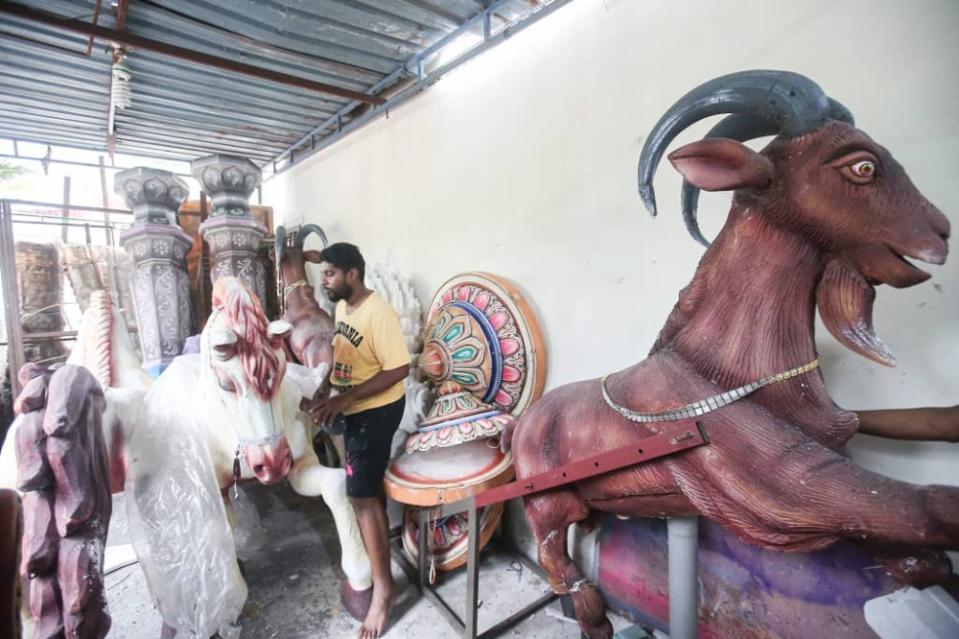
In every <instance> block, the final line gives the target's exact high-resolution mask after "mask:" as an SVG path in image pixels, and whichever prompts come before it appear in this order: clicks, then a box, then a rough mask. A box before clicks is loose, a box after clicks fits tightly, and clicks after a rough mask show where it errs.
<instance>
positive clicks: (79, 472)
mask: <svg viewBox="0 0 959 639" xmlns="http://www.w3.org/2000/svg"><path fill="white" fill-rule="evenodd" d="M20 377H21V379H20V381H21V383H22V384H23V391H22V392H21V393H20V396H19V397H18V398H17V402H16V411H17V413H18V414H19V418H18V419H19V421H20V424H19V425H18V426H17V429H16V435H15V437H16V442H15V444H16V450H17V483H18V488H19V489H20V490H21V491H22V493H23V497H22V499H23V513H24V535H23V546H22V549H21V552H22V560H21V564H20V574H21V577H22V578H23V581H24V584H25V590H26V591H27V593H28V598H29V603H30V612H31V615H32V618H33V624H34V631H33V635H32V636H33V637H35V638H36V639H43V638H48V637H49V638H54V637H63V636H67V637H84V639H88V638H93V639H98V638H100V637H104V636H106V634H107V631H109V629H110V616H109V615H108V614H107V606H106V594H105V592H104V590H103V548H104V544H105V543H106V536H107V529H108V527H109V523H110V514H111V510H112V501H111V497H110V484H109V481H108V476H109V468H108V462H107V449H106V445H105V443H104V439H103V432H102V430H101V421H100V420H101V415H102V413H103V409H104V399H103V392H102V391H101V390H100V385H99V383H98V382H97V381H96V379H95V378H94V377H93V375H92V374H91V373H90V372H89V371H87V370H86V369H85V368H81V367H78V366H69V365H68V366H63V367H61V368H58V369H57V370H56V371H55V372H53V373H52V375H51V373H50V372H49V371H47V370H45V369H42V368H40V367H38V366H36V365H32V364H28V365H26V366H24V367H23V368H22V369H21V371H20Z"/></svg>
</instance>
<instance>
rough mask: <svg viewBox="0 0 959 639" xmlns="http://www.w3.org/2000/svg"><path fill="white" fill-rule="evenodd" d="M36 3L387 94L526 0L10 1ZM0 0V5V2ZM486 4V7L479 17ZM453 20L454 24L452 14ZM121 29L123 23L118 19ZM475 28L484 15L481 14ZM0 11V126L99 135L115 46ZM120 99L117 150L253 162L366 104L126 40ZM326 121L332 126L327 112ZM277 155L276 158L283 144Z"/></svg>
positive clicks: (526, 9)
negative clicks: (458, 39) (463, 35)
mask: <svg viewBox="0 0 959 639" xmlns="http://www.w3.org/2000/svg"><path fill="white" fill-rule="evenodd" d="M5 4H6V5H7V6H10V5H11V4H13V5H20V6H24V7H29V8H31V9H37V10H42V11H46V12H48V13H52V14H56V15H58V16H61V17H66V18H70V19H74V20H76V21H82V22H84V23H87V24H89V23H91V22H92V21H93V19H94V15H95V14H97V11H96V9H97V5H98V4H101V5H102V6H101V8H100V11H99V15H98V16H97V19H96V23H97V25H99V26H100V27H106V28H109V29H120V30H122V31H123V32H124V33H127V34H132V35H136V36H140V37H142V38H148V39H151V40H155V41H159V42H162V43H165V44H168V45H174V46H177V47H181V48H183V49H189V50H191V51H196V52H200V53H204V54H209V55H214V56H218V57H221V58H227V59H230V60H235V61H239V62H242V63H245V64H248V65H252V66H255V67H258V68H261V69H267V70H270V71H274V72H279V73H283V74H287V75H290V76H295V77H298V78H306V79H309V80H312V81H315V82H321V83H325V84H328V85H332V86H334V87H339V88H341V89H348V90H351V91H354V92H359V93H364V94H370V95H378V96H384V97H386V96H388V95H389V94H390V91H391V89H395V88H399V87H402V86H403V84H404V83H409V81H410V78H413V80H414V81H415V80H416V78H417V77H419V78H420V79H421V78H422V76H418V75H417V68H412V67H411V62H414V63H416V64H418V63H419V61H420V59H421V58H422V56H423V54H424V52H426V53H431V52H432V51H433V50H434V49H435V48H436V47H437V46H438V45H443V44H444V43H446V42H447V41H448V40H449V39H450V37H451V34H456V33H458V30H463V29H465V28H471V27H472V26H474V25H476V24H479V23H477V22H476V20H477V16H483V17H484V19H488V16H489V15H490V14H492V15H493V19H495V24H493V25H492V27H491V28H487V39H488V38H489V36H490V33H489V32H490V30H491V29H493V30H496V29H502V28H505V27H508V26H511V25H513V24H515V23H516V22H517V21H520V20H523V19H525V18H526V17H528V16H530V15H532V14H534V13H535V11H534V10H536V9H539V8H541V6H542V5H548V4H550V3H549V2H539V1H537V0H508V1H503V0H499V1H498V2H490V1H485V2H483V1H479V0H392V1H390V0H363V1H347V0H313V1H306V0H131V1H130V2H128V3H127V2H125V1H124V2H121V3H119V4H120V5H122V6H123V7H125V21H124V24H122V25H120V24H118V9H119V7H117V6H112V5H116V4H118V3H117V1H116V0H114V2H113V3H111V2H110V0H102V3H98V2H97V0H69V1H67V0H18V1H17V2H14V3H5ZM0 9H2V6H0ZM484 12H485V13H486V15H484ZM464 25H465V26H464ZM121 27H122V29H121ZM480 30H481V33H482V26H480ZM87 48H88V37H87V36H85V35H79V34H76V33H71V32H70V31H67V30H64V29H61V28H58V27H53V26H45V25H43V24H40V23H38V22H36V21H34V20H31V19H27V18H21V17H17V16H12V15H9V14H4V13H2V12H0V137H6V138H15V139H19V140H28V141H33V142H41V143H48V144H55V145H65V146H76V147H80V148H90V149H95V150H106V149H107V147H108V141H107V140H108V131H107V126H108V110H109V104H110V83H111V68H112V64H113V50H112V48H111V47H110V46H109V45H108V43H107V42H105V41H104V40H101V39H97V40H96V41H95V42H94V44H93V46H92V50H91V51H90V54H89V55H87V54H86V51H87ZM126 61H127V64H128V66H129V68H130V71H131V73H132V81H131V87H132V95H131V104H130V106H129V107H127V108H126V109H122V110H120V109H117V110H116V111H115V113H116V120H115V134H116V140H115V150H116V151H117V152H121V153H131V154H147V155H153V156H159V157H171V158H177V159H190V158H195V157H198V156H202V155H206V154H210V153H214V152H225V153H235V154H239V155H244V156H247V157H249V158H250V159H252V160H253V161H254V162H256V163H258V164H260V165H266V164H268V163H270V161H271V160H273V159H275V158H277V157H278V156H284V155H283V154H287V155H288V156H289V157H290V158H292V154H291V153H290V151H291V150H295V149H296V148H297V145H304V144H309V145H310V147H315V146H316V142H317V140H318V139H322V138H323V137H324V136H327V135H335V134H336V133H337V131H342V129H343V128H344V127H345V126H347V125H348V124H349V123H350V121H351V120H352V119H353V118H355V117H358V116H360V115H363V114H364V113H366V111H368V109H365V108H364V105H363V104H362V103H360V102H356V101H352V100H350V99H349V98H343V97H338V96H336V95H331V94H329V93H321V92H318V91H316V90H311V89H304V88H300V87H296V86H289V85H287V84H281V83H277V82H273V81H269V80H261V79H259V78H252V77H249V76H246V75H239V74H237V73H233V72H230V71H224V70H220V69H217V68H213V67H210V66H200V65H199V64H197V63H194V62H191V61H187V60H183V59H178V58H176V57H171V56H169V55H165V54H162V53H158V52H155V51H152V50H147V49H143V48H129V51H128V53H127V58H126ZM331 122H332V123H335V125H336V126H327V127H325V129H324V125H325V124H330V123H331ZM284 157H285V156H284Z"/></svg>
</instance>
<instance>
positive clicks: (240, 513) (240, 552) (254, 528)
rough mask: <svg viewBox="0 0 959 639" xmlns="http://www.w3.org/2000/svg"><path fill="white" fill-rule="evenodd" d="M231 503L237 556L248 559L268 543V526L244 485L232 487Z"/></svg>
mask: <svg viewBox="0 0 959 639" xmlns="http://www.w3.org/2000/svg"><path fill="white" fill-rule="evenodd" d="M230 504H231V505H232V506H233V517H232V524H233V543H234V544H235V545H236V556H237V557H239V558H240V559H243V560H246V559H249V558H250V557H252V556H253V554H254V553H255V552H256V551H257V550H259V549H260V548H262V547H263V546H264V545H265V544H266V540H267V534H266V528H264V527H263V524H262V523H261V522H260V513H259V512H258V511H257V510H256V505H254V503H253V501H252V500H251V499H250V498H249V496H248V495H247V494H246V492H245V491H244V490H243V488H242V487H239V488H238V490H236V491H234V490H233V489H232V488H231V489H230Z"/></svg>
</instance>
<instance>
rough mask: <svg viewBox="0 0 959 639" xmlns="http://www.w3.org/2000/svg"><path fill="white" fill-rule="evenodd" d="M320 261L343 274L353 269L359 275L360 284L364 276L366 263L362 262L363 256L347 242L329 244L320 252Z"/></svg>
mask: <svg viewBox="0 0 959 639" xmlns="http://www.w3.org/2000/svg"><path fill="white" fill-rule="evenodd" d="M320 259H321V260H323V261H324V262H329V263H330V264H332V265H333V266H335V267H336V268H338V269H340V270H341V271H343V272H344V273H346V272H347V271H349V270H350V269H351V268H355V269H356V270H357V271H358V272H359V274H360V281H361V282H362V281H363V279H364V277H365V276H366V261H364V260H363V255H362V254H361V253H360V249H358V248H356V245H355V244H350V243H348V242H337V243H336V244H330V245H329V246H327V247H326V248H325V249H323V250H322V251H320Z"/></svg>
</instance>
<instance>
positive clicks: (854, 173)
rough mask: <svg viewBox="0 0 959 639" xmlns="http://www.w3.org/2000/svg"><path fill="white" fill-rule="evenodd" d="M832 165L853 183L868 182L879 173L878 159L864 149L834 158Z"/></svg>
mask: <svg viewBox="0 0 959 639" xmlns="http://www.w3.org/2000/svg"><path fill="white" fill-rule="evenodd" d="M832 166H833V167H834V168H835V169H837V170H838V171H839V172H840V173H841V174H842V176H843V177H844V178H846V179H847V180H849V181H850V182H852V183H853V184H869V183H871V182H872V181H873V180H875V179H876V176H877V175H878V174H879V161H878V160H877V159H876V158H875V156H873V155H872V153H867V152H864V151H860V152H856V153H850V154H847V155H846V156H844V157H841V158H839V159H838V160H835V161H834V162H833V163H832Z"/></svg>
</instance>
